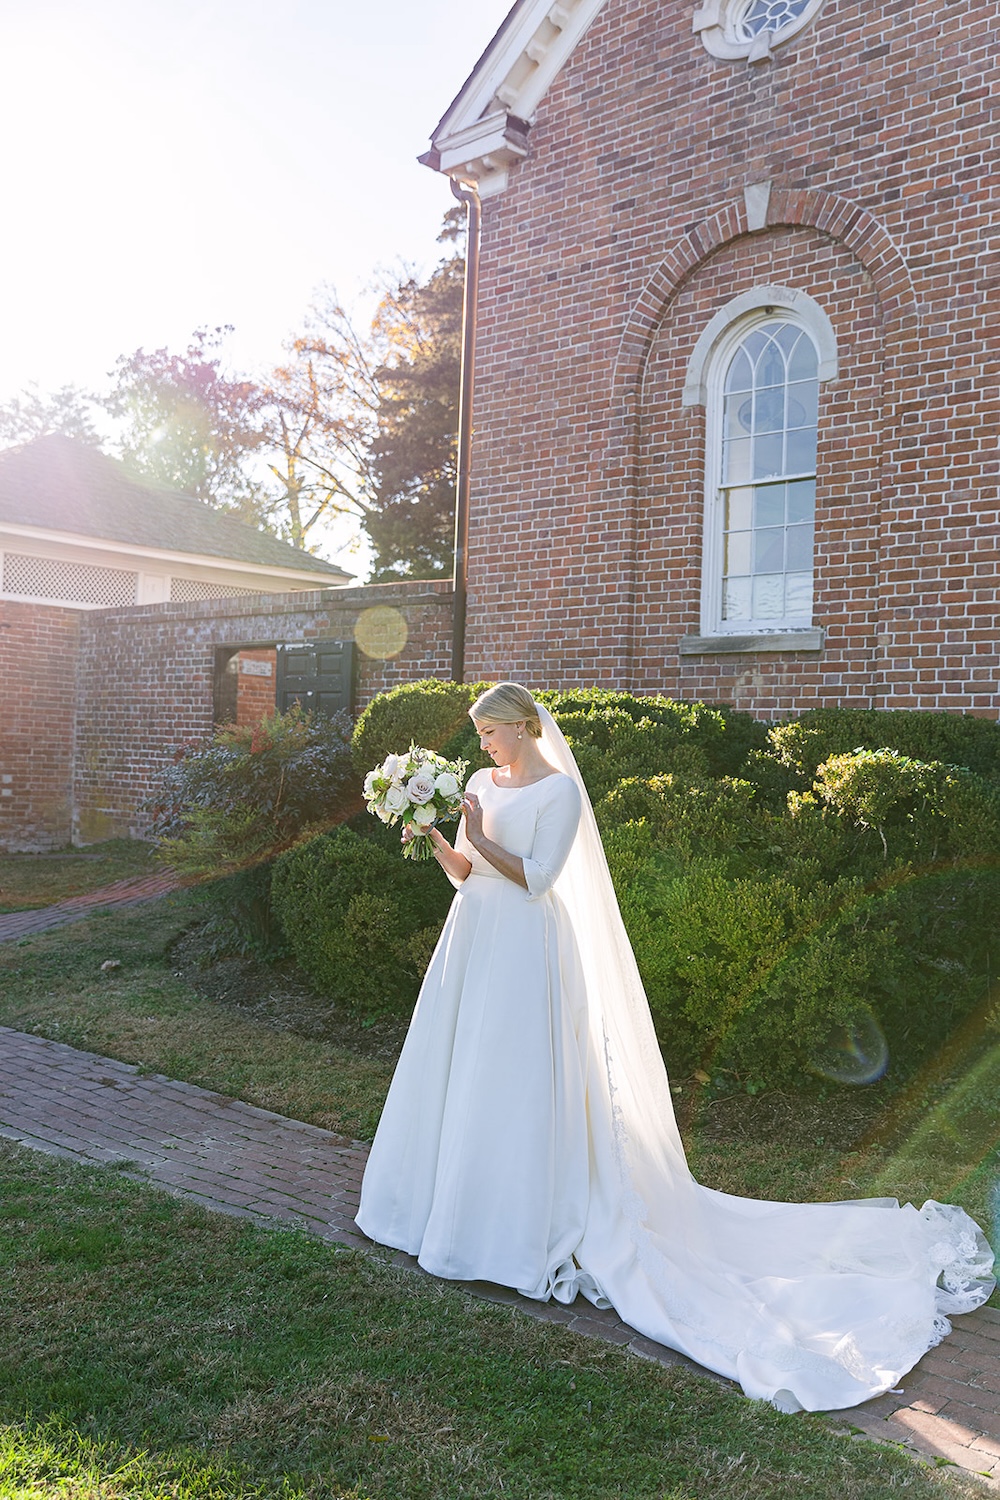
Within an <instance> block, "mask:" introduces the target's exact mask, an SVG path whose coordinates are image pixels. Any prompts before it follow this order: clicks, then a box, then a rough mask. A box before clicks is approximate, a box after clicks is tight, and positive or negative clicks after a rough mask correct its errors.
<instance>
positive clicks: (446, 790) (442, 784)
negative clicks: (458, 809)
mask: <svg viewBox="0 0 1000 1500" xmlns="http://www.w3.org/2000/svg"><path fill="white" fill-rule="evenodd" d="M434 785H435V787H436V788H437V790H438V791H439V792H440V793H441V795H442V797H454V796H455V794H456V792H457V791H458V777H457V776H453V775H452V774H451V772H450V771H442V772H441V775H440V776H439V777H438V778H437V779H436V781H435V782H434Z"/></svg>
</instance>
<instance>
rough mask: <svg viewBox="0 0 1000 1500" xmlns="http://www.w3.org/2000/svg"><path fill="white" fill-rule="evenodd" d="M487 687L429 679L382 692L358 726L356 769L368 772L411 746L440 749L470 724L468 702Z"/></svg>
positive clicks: (477, 684)
mask: <svg viewBox="0 0 1000 1500" xmlns="http://www.w3.org/2000/svg"><path fill="white" fill-rule="evenodd" d="M488 685H489V684H487V683H476V684H473V683H467V682H466V683H460V682H439V681H438V680H437V679H436V678H434V677H428V678H425V679H424V680H423V681H422V682H407V683H404V684H403V686H402V687H397V688H392V689H391V690H390V691H389V692H388V693H377V694H376V695H375V697H374V698H373V699H372V701H371V702H370V703H369V705H368V707H367V708H366V709H365V711H364V713H363V714H362V715H361V717H360V719H359V720H358V722H357V726H356V727H355V730H354V742H353V752H352V753H353V756H354V768H355V771H356V772H357V774H358V775H359V776H364V775H365V774H366V773H367V772H368V771H370V770H371V769H372V767H373V766H377V765H381V763H382V761H383V760H385V757H386V756H387V755H389V754H392V753H399V752H400V751H403V750H407V749H409V747H410V745H411V744H415V745H421V746H423V748H424V749H425V750H441V749H442V748H443V747H444V746H445V745H446V744H447V742H448V741H449V740H452V739H453V738H454V737H455V736H456V734H458V733H459V732H460V731H463V730H464V729H465V728H466V726H467V724H468V712H469V705H470V704H471V703H474V702H475V700H476V698H478V696H479V694H480V693H481V692H482V691H483V689H484V688H485V687H487V686H488ZM449 759H451V756H450V754H449Z"/></svg>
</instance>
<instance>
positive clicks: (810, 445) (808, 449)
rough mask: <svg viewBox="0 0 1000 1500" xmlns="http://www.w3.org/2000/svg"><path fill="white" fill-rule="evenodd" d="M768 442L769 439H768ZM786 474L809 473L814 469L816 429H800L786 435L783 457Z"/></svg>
mask: <svg viewBox="0 0 1000 1500" xmlns="http://www.w3.org/2000/svg"><path fill="white" fill-rule="evenodd" d="M768 441H769V442H770V441H771V439H770V438H769V439H768ZM785 464H786V468H785V473H786V474H803V473H811V471H812V470H813V469H815V467H816V429H815V427H800V428H799V430H798V432H790V433H789V434H788V451H787V454H786V457H785Z"/></svg>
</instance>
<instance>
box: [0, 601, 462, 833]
mask: <svg viewBox="0 0 1000 1500" xmlns="http://www.w3.org/2000/svg"><path fill="white" fill-rule="evenodd" d="M452 602H453V593H452V588H451V584H450V582H437V581H435V582H429V583H423V582H420V583H416V582H415V583H401V584H382V585H369V586H366V587H359V588H350V589H329V590H325V591H323V592H319V593H315V594H307V595H304V594H283V595H279V596H273V595H272V596H263V595H262V596H259V597H257V598H253V599H248V598H238V599H221V600H220V599H209V600H199V601H197V602H195V603H190V604H155V605H146V606H140V607H135V606H133V607H131V608H122V609H109V610H90V611H85V610H75V609H64V608H61V607H58V606H52V605H45V604H37V605H36V604H17V603H12V602H9V601H0V689H2V711H0V849H3V850H8V851H36V852H41V851H45V850H49V849H55V848H60V847H64V846H65V845H67V844H69V843H70V842H71V841H72V842H73V843H78V844H88V843H95V842H97V841H99V840H102V839H108V838H116V837H128V836H136V835H141V834H142V832H143V831H144V819H143V814H142V806H143V803H144V802H145V800H146V799H147V797H148V796H149V794H150V792H151V791H152V790H153V788H154V785H155V781H156V777H157V774H158V773H159V772H160V770H161V769H162V768H163V767H164V766H165V765H167V764H168V763H169V762H170V760H171V759H172V757H173V755H174V754H175V752H176V749H177V747H178V746H180V745H182V744H184V743H186V742H189V741H191V740H200V739H202V738H204V736H206V735H207V734H209V733H210V732H211V729H212V726H213V723H214V718H215V713H216V710H217V703H216V671H217V666H218V662H219V655H218V653H219V652H220V651H222V652H225V651H226V650H229V649H232V650H241V649H243V650H245V652H246V659H247V660H248V661H251V662H254V661H255V662H257V663H263V662H270V661H272V660H273V654H274V647H275V646H276V645H278V644H279V643H288V644H294V643H296V642H305V641H323V640H338V641H346V640H351V639H355V640H356V641H357V643H358V651H357V661H358V673H357V700H356V706H357V707H358V708H362V707H363V706H364V705H365V704H366V703H367V702H368V701H369V699H370V698H371V697H372V696H373V695H374V694H375V693H377V692H381V691H383V690H384V689H386V688H390V687H394V686H395V685H396V684H398V683H400V682H412V681H414V680H416V679H417V678H420V677H448V676H450V673H451V630H452ZM274 681H275V679H274V677H273V676H271V677H265V676H263V675H260V676H255V675H254V674H253V673H252V672H250V673H247V674H245V677H238V678H237V680H236V683H235V684H234V686H235V689H236V692H235V693H234V702H233V705H232V712H233V713H234V714H238V716H239V717H240V719H241V720H242V721H247V720H248V715H251V714H252V713H253V712H255V711H257V710H263V711H268V710H269V709H270V708H271V707H272V706H273V703H274ZM255 689H256V690H257V691H256V693H255V691H254V690H255ZM251 700H252V701H251Z"/></svg>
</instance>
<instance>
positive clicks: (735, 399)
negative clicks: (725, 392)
mask: <svg viewBox="0 0 1000 1500" xmlns="http://www.w3.org/2000/svg"><path fill="white" fill-rule="evenodd" d="M752 411H753V402H752V400H751V398H750V397H749V396H748V395H746V394H745V393H744V392H738V393H737V394H736V395H735V396H727V397H726V415H725V429H726V434H725V435H726V437H727V438H737V437H743V436H744V435H745V434H746V433H748V432H749V431H750V416H751V413H752Z"/></svg>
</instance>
